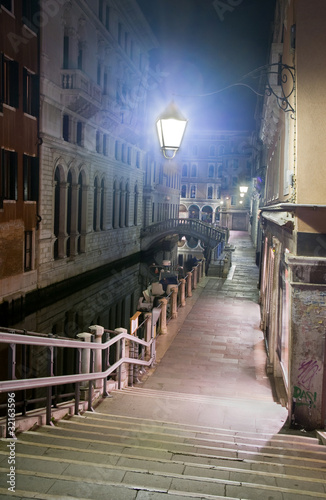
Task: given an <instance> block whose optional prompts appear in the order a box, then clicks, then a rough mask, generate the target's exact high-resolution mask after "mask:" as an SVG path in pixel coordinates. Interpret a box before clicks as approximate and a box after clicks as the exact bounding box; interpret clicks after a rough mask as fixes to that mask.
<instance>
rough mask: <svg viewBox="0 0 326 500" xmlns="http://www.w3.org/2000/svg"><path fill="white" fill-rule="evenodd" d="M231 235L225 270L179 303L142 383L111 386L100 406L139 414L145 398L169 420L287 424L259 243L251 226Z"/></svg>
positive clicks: (151, 411) (236, 425) (261, 426)
mask: <svg viewBox="0 0 326 500" xmlns="http://www.w3.org/2000/svg"><path fill="white" fill-rule="evenodd" d="M230 243H231V244H232V245H233V246H234V247H235V251H234V252H233V255H232V267H231V269H230V272H229V275H228V278H227V279H226V280H223V279H221V278H215V277H214V278H213V277H212V278H211V277H206V278H204V279H203V280H202V281H201V283H200V284H199V286H198V288H197V289H196V290H195V291H194V294H193V297H192V298H191V299H190V300H189V299H188V300H187V305H186V307H185V308H181V309H179V312H178V318H177V319H176V320H174V321H172V322H170V323H169V325H168V330H169V333H168V334H167V335H164V336H160V337H159V338H158V341H157V364H156V366H155V367H154V368H153V369H152V370H151V371H150V373H149V374H148V376H146V377H144V379H143V381H142V383H141V384H140V385H139V386H138V387H141V388H142V389H141V391H140V390H137V388H135V389H133V390H132V391H133V393H134V394H135V395H134V397H133V398H131V394H129V396H128V397H127V398H124V397H123V396H124V394H123V393H122V394H121V395H120V396H118V395H117V394H114V398H113V399H110V400H108V401H104V402H103V403H102V404H101V405H100V408H99V411H101V412H103V411H106V410H105V408H106V407H107V410H108V411H110V412H111V413H112V412H114V411H116V412H117V413H118V414H130V415H132V416H140V417H141V415H142V412H143V407H144V405H146V406H147V412H148V418H151V417H152V418H156V419H161V420H164V421H175V422H184V423H187V424H194V425H207V426H214V427H223V428H229V429H236V430H241V429H243V430H248V431H254V432H262V431H264V430H265V431H266V430H268V431H272V432H276V433H277V432H279V430H280V429H281V428H282V427H283V425H284V424H285V421H286V419H287V410H286V409H285V408H283V407H282V406H281V405H279V404H277V403H276V402H275V401H274V398H273V391H272V387H271V384H270V380H269V378H268V377H267V376H266V370H265V366H266V354H265V348H264V339H263V333H262V332H261V330H260V328H259V325H260V313H259V305H258V302H257V301H258V289H257V282H258V268H257V267H256V265H255V251H254V248H253V246H252V243H251V239H250V237H249V235H248V233H246V232H231V237H230ZM150 398H152V400H153V398H154V399H155V400H156V403H155V404H152V405H151V402H150V401H151V400H150ZM157 400H159V403H157ZM153 403H154V401H153ZM107 405H108V406H107Z"/></svg>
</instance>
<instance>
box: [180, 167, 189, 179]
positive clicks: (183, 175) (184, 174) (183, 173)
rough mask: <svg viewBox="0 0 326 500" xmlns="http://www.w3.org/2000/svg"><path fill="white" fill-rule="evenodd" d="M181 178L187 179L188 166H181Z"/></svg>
mask: <svg viewBox="0 0 326 500" xmlns="http://www.w3.org/2000/svg"><path fill="white" fill-rule="evenodd" d="M181 175H182V177H187V175H188V166H187V165H183V166H182V174H181Z"/></svg>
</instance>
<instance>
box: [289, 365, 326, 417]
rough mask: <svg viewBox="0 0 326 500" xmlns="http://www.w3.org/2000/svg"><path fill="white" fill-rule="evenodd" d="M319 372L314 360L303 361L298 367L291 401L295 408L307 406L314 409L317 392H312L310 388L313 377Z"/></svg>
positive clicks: (319, 368)
mask: <svg viewBox="0 0 326 500" xmlns="http://www.w3.org/2000/svg"><path fill="white" fill-rule="evenodd" d="M320 370H321V367H320V366H319V364H318V363H317V361H316V360H313V359H311V360H309V361H303V362H302V363H301V365H300V367H299V374H298V382H297V384H298V385H295V386H294V389H293V400H294V401H295V402H296V406H309V408H312V406H313V407H314V408H316V400H317V392H312V391H311V387H312V384H313V381H314V378H315V376H316V375H317V373H318V372H319V371H320Z"/></svg>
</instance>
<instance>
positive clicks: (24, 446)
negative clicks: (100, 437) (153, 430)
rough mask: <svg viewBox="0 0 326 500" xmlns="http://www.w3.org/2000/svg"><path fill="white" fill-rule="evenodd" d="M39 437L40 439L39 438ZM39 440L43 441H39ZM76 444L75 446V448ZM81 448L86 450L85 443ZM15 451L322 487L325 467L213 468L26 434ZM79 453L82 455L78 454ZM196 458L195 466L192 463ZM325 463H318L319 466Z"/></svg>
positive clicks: (2, 454) (238, 464) (226, 463)
mask: <svg viewBox="0 0 326 500" xmlns="http://www.w3.org/2000/svg"><path fill="white" fill-rule="evenodd" d="M44 437H46V438H47V439H44ZM40 438H41V439H40ZM42 438H43V439H42ZM77 445H78V446H77ZM83 445H84V446H85V447H86V443H85V441H84V442H83ZM16 451H17V454H18V455H22V456H29V455H30V456H34V457H39V458H40V459H43V458H44V457H46V459H47V458H51V459H60V458H61V457H63V458H64V459H67V460H79V461H80V460H81V461H83V462H88V463H91V464H93V465H94V464H96V463H99V464H101V463H109V464H111V465H112V466H122V467H130V468H131V469H133V468H134V467H138V468H139V469H150V470H154V471H157V470H159V471H160V472H167V473H172V472H174V473H179V474H182V473H183V471H184V469H185V467H188V468H192V469H193V471H195V473H194V474H193V475H198V476H205V475H207V474H208V475H210V474H211V473H212V472H211V471H215V472H214V474H215V473H218V471H222V472H223V473H225V472H227V471H228V472H229V473H232V474H233V473H234V474H237V473H241V474H244V476H245V477H248V475H251V476H252V475H253V474H255V475H257V476H263V477H268V476H271V477H272V478H276V477H278V478H279V479H282V478H283V479H284V478H285V479H286V478H291V479H296V480H302V478H303V477H304V478H305V481H306V482H318V481H320V482H321V483H322V484H325V480H326V468H324V469H317V468H313V467H307V466H297V467H294V466H283V465H282V464H280V463H274V464H273V463H270V462H263V461H259V460H258V459H257V460H243V461H241V460H237V459H232V458H230V459H228V458H224V459H215V460H214V465H213V464H212V461H211V460H209V461H208V463H200V458H204V457H199V456H198V455H193V456H191V455H190V454H189V455H185V456H184V459H183V460H182V459H176V458H172V454H170V455H169V456H170V458H162V457H155V456H153V453H150V454H149V455H148V456H146V452H147V451H152V450H146V449H144V447H141V448H140V447H139V448H136V449H134V450H129V449H121V450H119V449H114V447H113V448H112V447H111V446H110V445H104V446H102V447H101V446H97V445H96V444H95V445H94V446H92V447H88V448H82V447H80V443H76V441H72V440H69V439H65V440H62V439H61V440H60V439H53V438H49V436H44V435H42V434H40V433H28V435H27V434H26V436H24V441H21V440H20V439H19V440H18V441H17V443H16ZM81 451H82V453H81ZM6 457H7V453H6V450H5V451H3V450H2V451H0V466H1V465H2V466H4V465H5V461H6ZM197 459H198V463H197V462H196V460H197ZM324 465H325V464H324V463H323V464H322V467H323V466H324Z"/></svg>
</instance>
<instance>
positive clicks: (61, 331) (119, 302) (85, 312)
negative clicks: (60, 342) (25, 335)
mask: <svg viewBox="0 0 326 500" xmlns="http://www.w3.org/2000/svg"><path fill="white" fill-rule="evenodd" d="M139 273H140V264H135V265H132V266H131V267H129V268H127V269H122V270H121V271H118V272H115V271H113V272H111V274H110V275H109V276H107V277H106V279H104V280H102V281H99V282H97V283H95V284H93V285H91V286H88V287H87V288H84V289H81V290H79V291H78V292H75V293H73V294H71V295H69V296H68V297H66V298H64V299H59V300H58V301H57V302H55V303H53V304H51V305H49V306H47V307H44V308H42V309H39V310H37V311H35V312H34V313H32V314H30V315H29V316H26V317H25V318H24V319H23V320H21V321H20V322H19V323H16V324H14V325H10V326H11V327H14V328H17V329H26V330H28V331H34V332H39V333H53V334H54V335H60V336H64V337H70V338H75V337H76V334H77V333H80V332H84V331H85V332H88V331H89V326H91V325H96V324H97V325H101V326H104V328H108V329H111V330H114V329H115V328H118V327H123V328H128V329H129V321H130V318H131V316H132V315H133V314H134V312H135V311H136V309H137V302H138V298H139V296H140V293H141V285H140V279H139Z"/></svg>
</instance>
